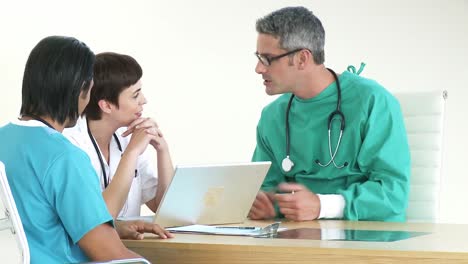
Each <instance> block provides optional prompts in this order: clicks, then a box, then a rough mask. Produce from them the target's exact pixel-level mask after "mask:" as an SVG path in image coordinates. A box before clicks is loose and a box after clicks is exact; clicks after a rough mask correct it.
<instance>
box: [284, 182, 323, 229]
mask: <svg viewBox="0 0 468 264" xmlns="http://www.w3.org/2000/svg"><path fill="white" fill-rule="evenodd" d="M278 190H279V191H281V192H284V193H281V194H275V200H276V201H277V202H278V206H279V208H280V212H281V213H282V214H283V215H284V216H285V217H286V218H287V219H290V220H294V221H307V220H315V219H317V218H318V217H319V215H320V199H319V197H318V196H317V195H316V194H315V193H313V192H311V191H309V189H307V187H305V186H304V185H301V184H297V183H281V184H280V185H279V186H278Z"/></svg>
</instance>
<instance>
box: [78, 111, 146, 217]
mask: <svg viewBox="0 0 468 264" xmlns="http://www.w3.org/2000/svg"><path fill="white" fill-rule="evenodd" d="M86 126H87V128H88V136H89V138H90V139H91V142H92V143H93V147H94V150H95V151H96V154H97V156H98V158H99V164H100V165H101V171H102V178H103V180H104V189H106V188H107V186H108V185H109V178H110V169H109V174H108V175H106V167H105V165H104V159H103V158H102V155H101V151H100V150H99V147H98V145H97V143H96V140H94V137H93V134H92V133H91V130H90V129H89V123H88V119H86ZM112 136H113V137H114V139H115V143H117V148H118V149H119V151H120V153H122V145H121V144H120V140H119V138H118V137H117V135H116V134H115V133H113V134H112ZM137 172H138V171H137V170H135V177H136V176H137ZM127 210H128V199H127V200H126V201H125V205H124V208H123V210H122V215H123V216H125V214H126V213H127Z"/></svg>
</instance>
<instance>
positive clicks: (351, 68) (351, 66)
mask: <svg viewBox="0 0 468 264" xmlns="http://www.w3.org/2000/svg"><path fill="white" fill-rule="evenodd" d="M365 66H366V64H365V63H364V62H361V66H359V70H358V71H357V73H356V68H355V67H354V66H353V65H349V66H348V71H349V72H351V73H354V74H357V75H359V74H361V72H362V70H364V67H365Z"/></svg>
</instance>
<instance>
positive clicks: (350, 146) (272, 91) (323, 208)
mask: <svg viewBox="0 0 468 264" xmlns="http://www.w3.org/2000/svg"><path fill="white" fill-rule="evenodd" d="M256 29H257V32H258V38H257V52H256V55H257V57H258V59H259V61H258V63H257V66H256V68H255V71H256V72H257V73H258V74H260V75H261V76H262V78H263V80H264V83H263V84H264V85H265V91H266V93H267V94H268V95H277V94H281V95H280V96H279V97H278V98H277V99H276V100H275V101H273V102H272V103H270V104H269V105H267V106H266V107H265V108H264V109H263V111H262V115H261V118H260V121H259V123H258V126H257V146H256V148H255V152H254V155H253V160H254V161H272V166H271V168H270V170H269V172H268V174H267V176H266V179H265V181H264V182H263V185H262V191H260V192H259V194H258V195H257V198H256V200H255V202H254V204H253V206H252V209H251V210H250V213H249V217H250V218H251V219H268V218H273V217H277V216H284V217H286V218H288V219H291V220H296V221H305V220H314V219H324V218H335V219H347V220H378V221H405V218H406V215H405V211H406V207H407V204H408V192H409V175H410V154H409V147H408V141H407V136H406V131H405V127H404V123H403V117H402V113H401V110H400V105H399V103H398V101H397V100H396V99H395V98H394V97H393V96H392V95H391V94H390V93H389V92H388V91H387V90H385V88H384V87H382V86H381V85H380V84H379V83H377V82H376V81H374V80H370V79H366V78H363V77H360V76H358V75H356V74H353V73H350V72H347V71H345V72H342V73H341V74H335V73H334V72H333V71H332V70H331V69H327V68H326V67H325V66H324V42H325V32H324V29H323V26H322V24H321V22H320V20H319V19H318V18H317V17H316V16H315V15H314V14H313V13H312V12H311V11H309V10H308V9H306V8H304V7H287V8H283V9H280V10H277V11H274V12H273V13H271V14H269V15H267V16H265V17H263V18H261V19H259V20H258V21H257V23H256ZM338 86H339V87H338ZM339 88H340V89H339ZM339 98H341V99H340V100H339ZM288 105H289V107H288ZM288 109H289V110H288ZM332 113H335V114H334V115H333V116H332V115H331V114H332ZM341 113H342V115H341ZM330 120H331V121H330ZM329 128H330V131H329ZM341 128H343V130H342V134H341ZM340 134H341V135H340ZM288 142H289V143H288Z"/></svg>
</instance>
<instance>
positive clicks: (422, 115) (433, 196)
mask: <svg viewBox="0 0 468 264" xmlns="http://www.w3.org/2000/svg"><path fill="white" fill-rule="evenodd" d="M395 97H396V98H397V99H398V100H399V101H400V106H401V109H402V111H403V117H404V121H405V126H406V131H407V135H408V141H409V147H410V152H411V176H410V193H409V203H408V208H407V210H406V217H407V221H409V222H438V221H439V217H440V215H439V211H440V190H441V174H442V155H443V135H444V120H445V103H446V99H447V91H434V92H415V93H399V94H398V93H397V94H395Z"/></svg>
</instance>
